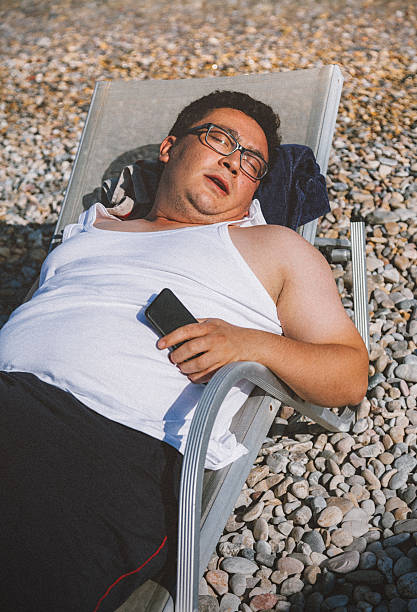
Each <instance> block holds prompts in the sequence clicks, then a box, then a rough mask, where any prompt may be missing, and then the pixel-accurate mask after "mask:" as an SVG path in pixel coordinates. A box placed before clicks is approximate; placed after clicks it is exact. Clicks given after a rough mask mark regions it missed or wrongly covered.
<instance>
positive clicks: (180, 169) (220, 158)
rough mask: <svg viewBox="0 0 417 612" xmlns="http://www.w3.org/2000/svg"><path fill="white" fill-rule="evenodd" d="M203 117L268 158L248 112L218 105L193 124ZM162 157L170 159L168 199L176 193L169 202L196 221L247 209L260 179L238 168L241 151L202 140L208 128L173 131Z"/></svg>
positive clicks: (263, 140) (165, 175) (264, 142)
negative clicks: (183, 132)
mask: <svg viewBox="0 0 417 612" xmlns="http://www.w3.org/2000/svg"><path fill="white" fill-rule="evenodd" d="M204 123H214V124H216V125H218V126H220V127H222V128H223V129H225V130H226V131H230V132H231V133H232V134H233V135H234V136H235V137H236V138H237V140H238V142H239V143H240V144H241V145H242V146H243V147H245V148H247V149H250V150H251V151H254V152H257V153H258V154H260V155H261V156H262V157H263V158H264V159H265V160H266V161H268V144H267V140H266V136H265V134H264V131H263V130H262V128H261V127H260V126H259V125H258V123H257V122H256V121H255V120H254V119H252V118H251V117H249V116H248V115H245V113H243V112H241V111H238V110H235V109H232V108H218V109H214V110H212V111H210V112H209V113H207V115H206V116H205V117H203V118H202V119H201V120H199V121H198V122H197V123H196V124H195V125H202V124H204ZM192 127H194V126H192ZM160 160H161V161H163V162H165V163H166V167H165V170H164V173H163V179H164V180H165V181H167V183H166V184H167V186H168V188H169V189H168V193H170V194H171V196H170V199H171V200H172V199H174V201H171V202H170V203H169V204H170V206H174V207H175V210H176V214H177V215H179V216H180V215H184V218H185V219H186V220H190V221H192V222H193V223H217V222H219V221H229V220H230V221H232V220H235V219H241V218H242V217H244V216H245V215H246V214H247V212H248V210H249V206H250V203H251V201H252V198H253V194H254V192H255V190H256V188H257V187H258V184H259V181H258V180H254V179H252V178H250V177H249V176H248V175H247V174H245V172H243V171H242V169H241V168H240V151H235V152H234V153H232V155H229V156H227V157H226V156H224V155H222V154H220V153H217V152H216V151H214V150H213V149H212V148H210V147H209V146H208V145H207V144H206V143H205V142H204V134H203V135H202V136H199V135H197V134H188V135H186V136H184V137H182V138H179V139H175V137H173V136H170V137H168V138H167V139H165V140H164V142H163V143H162V145H161V155H160ZM178 219H179V217H178ZM179 220H180V219H179Z"/></svg>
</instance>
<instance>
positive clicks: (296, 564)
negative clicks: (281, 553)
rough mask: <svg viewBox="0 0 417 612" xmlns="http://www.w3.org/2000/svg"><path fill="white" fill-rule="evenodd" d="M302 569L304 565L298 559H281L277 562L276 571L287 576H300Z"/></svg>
mask: <svg viewBox="0 0 417 612" xmlns="http://www.w3.org/2000/svg"><path fill="white" fill-rule="evenodd" d="M303 569H304V564H303V563H302V562H301V561H299V560H298V559H294V558H293V557H289V556H287V557H281V559H278V562H277V570H278V571H279V572H281V573H285V574H287V575H288V576H292V575H293V574H301V572H302V571H303Z"/></svg>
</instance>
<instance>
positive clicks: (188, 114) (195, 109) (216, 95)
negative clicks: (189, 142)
mask: <svg viewBox="0 0 417 612" xmlns="http://www.w3.org/2000/svg"><path fill="white" fill-rule="evenodd" d="M215 108H234V109H236V110H239V111H242V113H245V115H248V116H249V117H252V119H254V120H255V121H256V123H258V125H259V126H260V127H261V128H262V130H263V131H264V134H265V136H266V140H267V143H268V153H269V161H270V162H271V161H273V159H274V157H275V149H276V147H277V146H278V145H279V144H280V143H281V135H280V133H279V126H280V123H281V122H280V119H279V116H278V114H276V113H274V111H273V110H272V108H271V107H270V106H268V105H267V104H264V103H263V102H260V101H259V100H255V99H254V98H252V97H251V96H249V95H248V94H245V93H242V92H240V91H227V90H223V91H222V90H216V91H214V92H212V93H210V94H208V95H206V96H203V97H202V98H198V100H194V101H193V102H191V104H188V106H186V107H185V108H183V109H182V111H181V112H180V114H179V115H178V117H177V119H176V121H175V123H174V125H173V126H172V128H171V130H170V132H169V134H170V136H171V135H172V136H176V137H177V138H181V137H182V136H185V134H186V133H187V131H188V130H189V128H190V127H192V126H193V125H194V124H195V123H198V121H200V120H201V119H202V118H203V117H205V116H206V115H207V113H208V112H209V111H211V110H213V109H215Z"/></svg>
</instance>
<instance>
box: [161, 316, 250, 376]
mask: <svg viewBox="0 0 417 612" xmlns="http://www.w3.org/2000/svg"><path fill="white" fill-rule="evenodd" d="M256 333H257V332H256V330H253V329H247V328H244V327H238V326H236V325H232V324H231V323H226V321H223V320H222V319H201V320H200V319H199V323H194V324H191V325H184V326H183V327H179V328H178V329H176V330H175V331H173V332H171V333H170V334H167V335H166V336H164V337H163V338H161V339H160V340H159V341H158V343H157V346H158V348H160V349H163V348H167V347H170V346H173V345H174V344H179V343H180V342H184V343H185V344H183V345H182V346H180V347H179V348H177V349H176V350H174V351H172V353H171V354H170V356H169V358H170V360H171V361H172V363H173V364H175V365H177V367H178V368H179V370H180V371H181V372H182V373H183V374H185V375H186V376H188V378H189V379H190V380H191V381H192V382H194V383H204V382H207V381H208V380H210V378H211V377H212V376H213V374H214V373H215V372H216V371H217V370H218V369H219V368H221V367H222V366H224V365H225V364H226V363H231V362H232V361H245V360H248V359H249V357H248V355H253V349H252V350H250V346H251V345H252V342H253V341H254V338H253V336H254V334H255V335H256ZM248 349H249V350H248ZM252 358H253V357H252Z"/></svg>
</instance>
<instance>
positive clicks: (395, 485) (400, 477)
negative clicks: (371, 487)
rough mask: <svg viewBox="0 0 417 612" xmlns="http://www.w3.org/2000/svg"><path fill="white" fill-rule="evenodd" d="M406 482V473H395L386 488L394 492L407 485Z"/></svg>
mask: <svg viewBox="0 0 417 612" xmlns="http://www.w3.org/2000/svg"><path fill="white" fill-rule="evenodd" d="M399 459H401V457H399ZM407 480H408V472H406V471H401V472H397V473H396V474H394V475H393V476H391V478H390V481H389V483H388V486H389V488H390V489H392V490H393V491H396V490H397V489H401V488H402V487H403V486H404V485H405V484H406V483H407Z"/></svg>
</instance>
